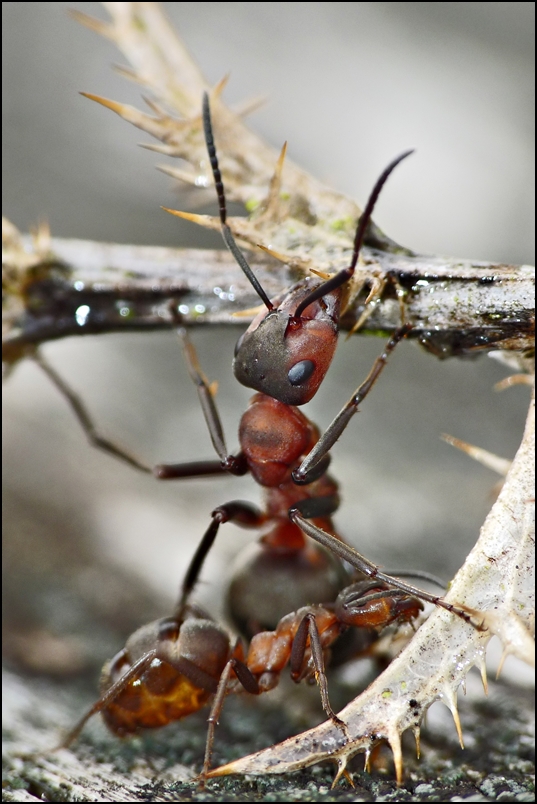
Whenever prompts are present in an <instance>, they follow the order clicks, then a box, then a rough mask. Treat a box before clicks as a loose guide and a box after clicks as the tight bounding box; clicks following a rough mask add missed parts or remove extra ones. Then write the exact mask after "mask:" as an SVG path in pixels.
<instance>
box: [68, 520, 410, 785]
mask: <svg viewBox="0 0 537 804" xmlns="http://www.w3.org/2000/svg"><path fill="white" fill-rule="evenodd" d="M231 506H232V504H228V505H227V506H223V507H222V508H220V509H217V510H216V511H214V512H213V522H214V521H215V520H217V519H218V518H219V517H222V518H223V519H224V520H225V518H226V517H227V516H229V514H230V510H229V509H230V507H231ZM213 531H214V526H213V524H211V525H210V526H209V529H208V530H207V532H206V533H205V536H204V538H203V539H202V541H201V542H200V545H199V547H198V549H197V551H196V553H195V555H194V557H193V559H192V561H191V563H190V566H189V568H188V570H187V573H186V575H185V578H184V580H183V583H182V586H181V593H180V596H179V600H178V603H177V606H176V608H175V611H174V613H173V615H172V616H171V617H165V618H162V619H160V620H156V621H154V622H151V623H148V624H147V625H144V626H142V627H141V628H139V629H138V630H137V631H136V632H135V633H134V634H132V636H130V637H129V638H128V640H127V642H126V644H125V647H124V648H123V649H122V650H121V651H119V653H117V654H116V656H114V658H113V659H112V660H111V661H110V662H107V663H106V664H105V666H104V667H103V671H102V674H101V696H100V698H99V699H98V700H97V701H96V702H95V703H94V704H93V705H92V706H91V707H90V708H89V709H88V711H87V712H86V713H85V714H84V715H83V716H82V718H81V719H80V720H79V721H78V723H77V724H76V725H75V726H74V728H73V729H71V731H70V732H69V734H68V735H67V736H66V737H65V739H64V740H63V741H62V742H61V744H60V745H59V746H58V748H66V747H68V746H69V745H70V744H71V743H72V742H73V741H74V740H75V739H76V738H77V737H78V736H79V734H80V732H81V731H82V729H83V728H84V726H85V724H86V723H87V721H88V720H89V719H90V718H91V717H92V716H93V715H95V714H97V713H98V712H100V713H101V714H102V716H103V719H104V721H105V723H106V725H107V726H108V728H109V729H110V731H112V732H113V733H114V734H116V735H118V736H120V737H126V736H128V735H132V734H134V733H136V732H138V731H139V730H140V729H142V728H146V729H147V728H159V727H161V726H164V725H167V724H168V723H171V722H172V721H175V720H181V719H182V718H184V717H187V716H188V715H190V714H192V713H193V712H197V711H198V710H199V709H201V708H202V707H203V706H205V704H206V703H207V702H208V701H209V699H210V698H211V697H213V703H212V707H211V712H210V715H209V718H208V723H209V726H208V730H207V739H206V746H205V756H204V762H203V768H202V771H201V773H200V775H199V777H198V779H199V781H200V782H201V784H202V785H203V784H204V782H205V780H206V778H207V776H208V775H209V770H210V765H211V756H212V750H213V744H214V737H215V728H216V725H217V724H218V720H219V718H220V715H221V712H222V708H223V704H224V700H225V697H226V695H227V694H228V693H238V692H241V691H246V692H248V693H250V694H252V695H260V694H261V693H263V692H268V691H269V690H271V689H274V687H276V686H277V684H278V683H279V680H280V676H281V673H282V672H283V670H284V669H285V667H286V666H287V665H289V666H290V669H291V678H292V679H293V680H294V681H295V682H297V683H298V682H300V681H303V680H309V679H312V678H313V677H315V680H316V681H317V684H318V685H319V689H320V693H321V702H322V705H323V709H324V710H325V712H326V714H327V715H328V716H329V717H330V718H331V719H332V720H333V721H334V722H335V723H336V724H337V725H338V726H339V727H340V728H342V729H343V730H344V731H345V730H346V726H345V724H344V723H343V721H341V720H340V719H339V718H338V716H337V715H336V714H335V712H334V711H333V709H332V707H331V705H330V701H329V698H328V687H327V680H326V674H325V656H326V654H327V653H328V652H329V651H330V648H331V647H332V645H333V644H334V643H335V642H336V640H337V639H338V638H339V637H340V636H341V635H342V634H343V633H344V632H345V631H347V630H348V629H349V628H355V629H358V630H359V631H360V632H361V636H362V640H361V645H362V652H363V653H364V654H365V653H367V650H368V647H369V646H370V645H371V643H372V642H374V641H375V639H376V638H377V637H378V635H379V634H380V632H381V631H382V630H383V629H384V628H385V627H386V626H389V625H393V624H396V625H399V624H401V623H411V624H412V623H413V621H414V620H415V618H416V617H417V616H418V615H419V614H420V612H421V610H422V609H423V605H422V604H421V602H420V601H419V600H416V599H415V598H410V597H408V596H406V595H405V594H404V593H403V592H401V591H400V590H397V589H390V588H389V587H388V586H387V585H386V584H384V583H382V582H377V581H360V582H357V583H354V584H352V585H350V586H348V587H347V588H345V589H343V590H342V591H341V592H340V594H339V595H338V597H337V599H336V602H335V603H334V604H328V605H320V604H317V605H313V606H306V607H303V608H300V609H299V610H297V611H294V612H292V613H290V614H287V615H286V616H285V617H283V618H282V619H281V620H280V621H279V622H278V624H277V626H276V628H275V629H274V630H273V631H263V632H259V633H257V634H256V635H255V636H254V637H252V639H251V641H250V645H249V648H248V651H247V652H246V654H245V651H244V648H243V644H242V641H241V639H240V638H239V639H237V640H236V641H235V642H234V643H231V642H230V638H229V635H228V633H227V631H225V630H224V629H223V628H222V627H221V626H220V625H219V624H218V623H216V622H215V621H214V620H213V619H212V618H211V617H210V616H209V615H208V614H206V613H205V612H204V611H203V610H202V609H201V608H199V607H198V606H196V605H195V604H192V603H190V596H191V593H192V590H193V588H194V586H195V584H196V581H197V579H198V577H199V574H200V571H201V568H202V566H203V563H204V560H205V558H206V556H207V553H208V552H209V550H210V548H211V545H212V543H213V541H214V535H215V534H214V532H213Z"/></svg>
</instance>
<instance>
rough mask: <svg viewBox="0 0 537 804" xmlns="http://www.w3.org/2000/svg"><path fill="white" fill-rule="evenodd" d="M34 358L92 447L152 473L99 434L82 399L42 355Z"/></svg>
mask: <svg viewBox="0 0 537 804" xmlns="http://www.w3.org/2000/svg"><path fill="white" fill-rule="evenodd" d="M32 357H33V360H34V361H35V362H36V363H37V365H38V366H39V367H40V368H41V369H42V370H43V371H44V372H45V374H46V375H47V377H48V378H49V380H50V381H51V382H52V384H53V385H55V386H56V388H57V389H58V391H59V392H60V394H61V395H62V396H63V397H64V398H65V399H66V400H67V402H68V404H69V406H70V408H71V410H72V411H73V413H74V414H75V416H76V418H77V419H78V421H79V423H80V426H81V427H82V429H83V430H84V432H85V434H86V436H87V438H88V440H89V442H90V444H92V446H94V447H97V449H100V450H102V451H103V452H106V453H107V454H108V455H113V456H114V457H115V458H118V459H119V460H120V461H124V462H125V463H128V464H129V466H132V467H133V468H134V469H138V470H139V471H140V472H146V473H149V474H150V473H151V471H152V470H151V467H149V466H146V464H144V463H142V462H141V461H139V460H138V458H136V457H135V456H134V455H131V454H130V453H129V452H127V450H124V449H123V448H122V447H119V446H118V445H117V444H114V442H113V441H109V440H108V439H107V438H104V437H103V436H101V435H100V434H99V432H98V431H97V429H96V427H95V424H94V423H93V420H92V418H91V416H90V414H89V412H88V410H87V409H86V406H85V405H84V403H83V402H82V400H81V399H80V397H79V396H78V395H77V394H76V393H75V392H74V391H73V390H72V389H71V388H70V387H69V385H67V383H66V382H65V381H64V380H63V379H62V378H61V377H60V375H59V374H58V373H57V372H56V370H55V369H53V368H52V366H51V365H50V363H49V362H48V361H47V360H46V359H45V358H44V357H43V355H42V354H40V353H39V352H36V353H35V354H34V355H33V356H32Z"/></svg>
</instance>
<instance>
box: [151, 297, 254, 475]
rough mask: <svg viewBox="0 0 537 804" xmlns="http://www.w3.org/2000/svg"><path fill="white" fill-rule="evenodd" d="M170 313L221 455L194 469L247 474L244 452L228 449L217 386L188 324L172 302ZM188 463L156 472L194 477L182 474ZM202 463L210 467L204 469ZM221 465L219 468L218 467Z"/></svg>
mask: <svg viewBox="0 0 537 804" xmlns="http://www.w3.org/2000/svg"><path fill="white" fill-rule="evenodd" d="M170 313H171V316H172V319H173V321H174V322H175V324H176V329H177V334H178V336H179V339H180V340H181V343H182V347H183V355H184V358H185V362H186V365H187V369H188V373H189V374H190V378H191V380H192V382H193V383H194V385H195V386H196V390H197V392H198V399H199V401H200V405H201V409H202V411H203V416H204V418H205V422H206V424H207V428H208V430H209V435H210V437H211V441H212V443H213V447H214V449H215V452H216V454H217V455H218V457H219V458H220V464H217V463H216V462H213V461H203V462H201V463H197V464H195V469H194V471H196V468H199V469H200V470H201V471H199V474H200V475H201V474H218V472H220V471H224V472H229V473H230V474H232V475H244V474H246V472H247V471H248V470H247V467H246V462H245V460H244V458H243V456H241V455H238V456H235V455H230V453H229V452H228V449H227V446H226V441H225V437H224V430H223V427H222V422H221V420H220V415H219V413H218V409H217V407H216V404H215V401H214V390H213V388H212V387H211V384H210V383H209V381H208V380H207V378H206V377H205V376H204V374H203V371H202V370H201V367H200V364H199V360H198V355H197V353H196V349H195V348H194V344H193V343H192V341H191V340H190V338H189V337H188V332H187V330H186V327H185V326H184V324H183V322H182V318H181V316H180V315H179V313H178V312H177V310H176V307H175V304H173V303H172V304H170ZM188 466H189V464H175V465H165V464H163V465H161V466H157V467H156V468H155V474H156V475H157V477H159V478H160V479H169V478H172V477H174V478H175V477H192V476H193V475H192V474H189V473H188V474H183V468H184V469H185V471H186V472H188ZM203 467H206V468H207V471H202V469H203ZM218 467H219V468H218Z"/></svg>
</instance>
